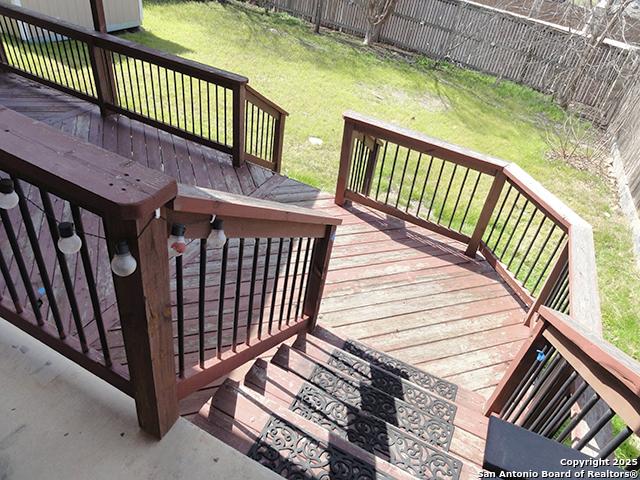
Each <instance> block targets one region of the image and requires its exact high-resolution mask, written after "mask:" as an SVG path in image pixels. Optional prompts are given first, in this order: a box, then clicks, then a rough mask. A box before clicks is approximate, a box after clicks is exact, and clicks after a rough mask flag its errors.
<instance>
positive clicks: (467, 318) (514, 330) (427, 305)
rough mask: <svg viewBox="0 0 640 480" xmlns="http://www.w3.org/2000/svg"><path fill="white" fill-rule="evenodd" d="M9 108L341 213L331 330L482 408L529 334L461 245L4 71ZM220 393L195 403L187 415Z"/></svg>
mask: <svg viewBox="0 0 640 480" xmlns="http://www.w3.org/2000/svg"><path fill="white" fill-rule="evenodd" d="M0 104H2V105H5V106H6V107H8V108H11V109H14V110H16V111H18V112H20V113H23V114H25V115H28V116H30V117H31V118H34V119H37V120H40V121H43V122H46V123H48V124H49V125H51V126H54V127H56V128H59V129H60V130H62V131H64V132H66V133H68V134H71V135H75V136H77V137H79V138H82V139H84V140H87V141H89V142H91V143H94V144H96V145H98V146H101V147H103V148H105V149H107V150H111V151H113V152H116V153H119V154H120V155H122V156H124V157H127V158H131V159H132V160H133V161H136V162H139V163H141V164H143V165H145V166H148V167H150V168H155V169H159V170H162V171H164V172H166V173H168V174H170V175H172V176H174V177H175V178H177V179H178V180H179V181H180V182H182V183H186V184H190V185H199V186H204V187H209V188H214V189H218V190H225V191H229V192H233V193H240V194H244V195H250V196H254V197H259V198H266V199H271V200H276V201H280V202H286V203H295V204H297V205H301V206H307V207H311V208H315V209H320V210H322V211H323V212H325V213H331V214H334V215H337V216H340V217H341V218H342V219H343V221H344V223H343V225H342V226H341V227H339V228H338V234H337V238H336V242H335V247H334V251H333V257H332V261H331V265H330V274H329V276H328V281H327V286H326V289H325V295H324V301H323V304H322V310H321V318H320V320H319V322H320V325H322V326H324V327H328V328H329V329H332V330H334V331H335V332H336V333H338V334H339V335H340V336H341V337H350V338H354V339H357V340H361V341H362V342H363V343H366V344H368V345H370V346H372V347H375V348H378V349H380V350H382V351H385V352H387V353H389V354H391V355H393V356H395V357H397V358H399V359H400V360H403V361H405V362H407V363H410V364H412V365H415V366H418V367H419V368H422V369H424V370H426V371H429V372H430V373H432V374H434V375H437V376H440V377H442V378H444V379H446V380H449V381H451V382H454V383H456V384H458V385H461V386H463V387H464V388H465V389H467V390H471V391H474V392H477V394H478V395H477V399H478V401H480V400H481V398H482V397H485V398H486V397H487V396H488V395H490V394H491V392H492V391H493V389H494V388H495V386H496V385H497V383H498V381H499V380H500V378H501V376H502V374H503V373H504V372H505V370H506V368H507V366H508V364H509V362H510V361H511V360H512V359H513V357H514V355H515V353H516V352H517V350H518V349H519V348H520V346H521V344H522V342H523V340H524V339H525V338H527V337H528V328H526V327H524V326H522V324H521V322H522V318H523V313H524V309H523V307H522V305H521V304H520V303H519V301H518V300H517V299H516V297H515V295H514V294H513V293H512V292H511V291H510V290H509V289H508V287H507V286H506V285H505V284H504V283H503V282H502V281H501V280H500V279H499V277H498V275H497V274H496V273H495V272H494V271H493V270H492V269H491V267H490V266H489V264H488V263H487V262H486V261H484V260H483V259H478V260H471V259H469V258H468V257H466V256H465V255H464V254H463V251H464V245H462V244H461V243H459V242H457V241H454V240H451V239H448V238H445V237H443V236H440V235H438V234H435V233H433V232H430V231H428V230H425V229H422V228H420V227H415V226H412V225H408V224H405V223H404V222H403V221H400V220H397V219H394V218H388V217H387V216H386V215H384V214H381V213H380V212H376V211H373V210H371V209H368V208H364V207H362V206H357V205H355V206H351V207H348V208H341V207H338V206H336V205H335V204H334V201H333V196H332V195H331V194H329V193H325V192H321V191H319V190H318V189H315V188H313V187H311V186H308V185H305V184H303V183H300V182H297V181H295V180H292V179H289V178H286V177H284V176H281V175H274V174H273V173H272V172H270V171H268V170H266V169H264V168H262V167H257V166H255V165H251V164H247V165H245V166H243V167H242V168H240V169H234V168H233V167H232V165H231V161H230V159H229V157H228V156H226V155H224V154H221V153H219V152H216V151H214V150H211V149H208V148H204V147H201V146H199V145H196V144H194V143H192V142H188V141H185V140H183V139H180V138H178V137H174V136H172V135H169V134H167V133H164V132H161V131H158V130H156V129H154V128H150V127H147V126H144V125H142V124H140V123H138V122H136V121H133V120H130V119H128V118H125V117H122V116H111V117H107V118H102V117H101V116H100V114H99V111H98V109H97V108H96V107H94V106H92V105H89V104H87V103H85V102H83V101H80V100H76V99H73V98H71V97H69V96H67V95H64V94H61V93H58V92H55V91H53V90H51V89H48V88H45V87H41V86H36V85H35V84H33V83H31V82H29V81H27V80H24V79H20V78H18V77H15V76H13V75H9V74H0ZM285 162H286V153H285ZM220 383H221V382H220ZM218 384H219V383H218ZM211 390H212V389H211V388H209V389H206V390H204V391H203V392H202V395H200V396H198V395H195V396H193V398H188V399H186V400H185V401H184V403H183V413H185V414H192V413H194V412H195V411H196V410H197V409H198V408H199V407H200V406H201V405H202V404H203V403H204V401H206V399H207V398H208V397H210V396H211V393H212V392H211Z"/></svg>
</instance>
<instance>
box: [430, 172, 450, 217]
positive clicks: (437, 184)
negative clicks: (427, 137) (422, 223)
mask: <svg viewBox="0 0 640 480" xmlns="http://www.w3.org/2000/svg"><path fill="white" fill-rule="evenodd" d="M441 162H442V163H441V164H440V171H439V172H438V179H437V180H436V186H435V187H434V189H433V194H432V195H431V203H430V204H429V211H428V212H427V220H428V219H429V218H431V210H433V205H434V203H435V201H436V197H437V196H438V189H439V188H440V181H441V180H442V172H443V171H444V166H445V164H446V163H447V162H445V161H444V160H441Z"/></svg>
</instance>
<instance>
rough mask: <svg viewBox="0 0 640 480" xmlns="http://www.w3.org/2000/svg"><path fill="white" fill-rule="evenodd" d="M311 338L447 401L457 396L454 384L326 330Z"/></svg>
mask: <svg viewBox="0 0 640 480" xmlns="http://www.w3.org/2000/svg"><path fill="white" fill-rule="evenodd" d="M313 336H315V337H318V338H319V339H321V340H324V341H325V342H327V343H330V344H332V345H333V346H335V347H337V348H339V349H341V350H344V351H345V352H348V353H350V354H351V355H353V356H356V357H359V358H361V359H362V360H366V361H367V362H369V363H370V364H371V365H375V366H376V367H378V368H381V369H383V370H386V371H387V372H390V373H393V374H394V375H396V376H398V377H400V378H403V379H405V380H409V381H410V382H413V383H415V384H416V385H419V386H420V387H422V388H424V389H425V390H428V391H429V392H432V393H435V394H437V395H439V396H440V397H442V398H445V399H447V400H451V401H455V400H456V397H457V394H458V386H457V385H455V384H454V383H451V382H447V381H446V380H443V379H441V378H438V377H436V376H434V375H431V374H429V373H427V372H423V371H422V370H420V369H418V368H416V367H414V366H412V365H409V364H408V363H404V362H402V361H400V360H398V359H396V358H393V357H391V356H389V355H387V354H385V353H382V352H380V351H379V350H375V349H373V348H369V347H368V346H366V345H365V344H363V343H360V342H358V341H356V340H342V339H341V338H339V337H337V336H335V335H334V334H332V333H331V332H329V331H328V330H325V329H323V328H316V330H314V334H313Z"/></svg>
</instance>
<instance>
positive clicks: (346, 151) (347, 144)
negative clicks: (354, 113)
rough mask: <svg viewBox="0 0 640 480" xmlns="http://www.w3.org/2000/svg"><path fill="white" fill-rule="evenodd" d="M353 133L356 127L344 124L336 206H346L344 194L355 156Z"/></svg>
mask: <svg viewBox="0 0 640 480" xmlns="http://www.w3.org/2000/svg"><path fill="white" fill-rule="evenodd" d="M353 133H354V126H353V124H351V123H350V122H349V121H348V120H345V122H344V130H343V132H342V148H341V150H340V170H339V171H338V182H337V184H336V196H335V199H334V201H335V203H336V205H340V206H342V205H344V192H345V190H346V189H347V179H348V178H349V170H350V168H351V157H352V154H353Z"/></svg>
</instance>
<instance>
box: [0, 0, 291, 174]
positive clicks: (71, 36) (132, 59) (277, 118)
mask: <svg viewBox="0 0 640 480" xmlns="http://www.w3.org/2000/svg"><path fill="white" fill-rule="evenodd" d="M0 31H1V32H2V42H1V45H0V66H1V68H3V69H4V70H7V71H10V72H14V73H17V74H19V75H22V76H24V77H26V78H29V79H31V80H34V81H36V82H39V83H42V84H44V85H47V86H50V87H53V88H56V89H58V90H61V91H63V92H65V93H68V94H71V95H74V96H76V97H79V98H81V99H83V100H86V101H88V102H91V103H95V104H97V105H99V106H100V108H101V110H102V111H103V113H107V112H116V113H120V114H123V115H126V116H128V117H130V118H132V119H135V120H138V121H140V122H143V123H145V124H147V125H151V126H153V127H155V128H160V129H162V130H165V131H167V132H169V133H171V134H174V135H177V136H180V137H183V138H186V139H187V140H191V141H194V142H197V143H200V144H202V145H206V146H208V147H212V148H215V149H217V150H220V151H222V152H225V153H229V154H231V155H232V157H233V162H234V164H235V165H236V166H240V165H241V164H242V163H243V162H244V161H245V160H249V161H252V162H255V163H258V164H260V165H262V166H265V167H267V168H270V169H272V170H274V171H279V170H280V165H281V162H282V141H283V136H284V126H285V118H286V116H287V112H285V111H284V110H283V109H281V108H280V107H279V106H278V105H276V104H275V103H273V102H271V101H270V100H268V99H266V98H264V97H263V96H261V95H260V94H259V93H257V92H256V91H255V90H253V89H252V88H251V87H249V85H248V80H247V78H245V77H243V76H241V75H236V74H234V73H230V72H226V71H223V70H219V69H216V68H213V67H210V66H207V65H203V64H201V63H197V62H194V61H191V60H186V59H183V58H180V57H178V56H175V55H170V54H167V53H163V52H160V51H157V50H154V49H151V48H148V47H145V46H142V45H139V44H137V43H134V42H131V41H128V40H124V39H122V38H118V37H115V36H112V35H109V34H106V33H100V32H94V31H91V30H87V29H84V28H81V27H78V26H75V25H71V24H68V23H65V22H63V21H61V20H58V19H54V18H51V17H47V16H45V15H41V14H38V13H35V12H31V11H29V10H25V9H23V8H20V7H15V6H8V5H4V4H3V5H0Z"/></svg>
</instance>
